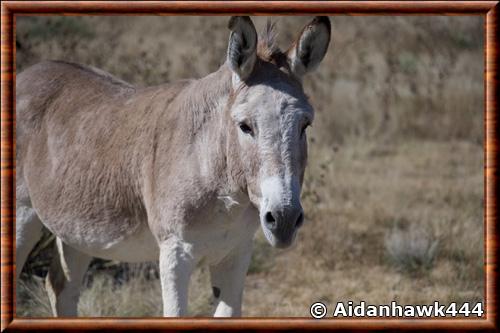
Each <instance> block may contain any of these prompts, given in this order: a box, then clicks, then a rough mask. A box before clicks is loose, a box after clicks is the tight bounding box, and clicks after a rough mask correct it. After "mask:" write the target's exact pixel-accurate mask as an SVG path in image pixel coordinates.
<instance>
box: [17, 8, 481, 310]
mask: <svg viewBox="0 0 500 333" xmlns="http://www.w3.org/2000/svg"><path fill="white" fill-rule="evenodd" d="M253 19H254V21H255V22H256V25H257V28H258V30H259V28H260V27H262V26H263V25H264V24H265V22H266V20H267V18H265V17H255V18H253ZM273 19H276V20H277V24H278V30H279V31H280V35H279V39H278V40H279V42H280V44H281V45H282V46H283V48H287V47H288V45H289V44H290V43H291V42H292V41H293V39H294V37H295V36H296V35H297V33H298V32H299V31H300V29H301V27H302V26H303V25H304V24H305V23H306V22H307V21H308V20H310V19H311V18H310V17H275V18H273ZM227 20H228V18H227V17H119V16H116V17H52V16H46V17H18V18H17V22H16V29H17V30H16V42H17V43H16V44H17V54H16V62H17V71H21V70H23V69H24V68H26V67H28V66H29V65H32V64H35V63H37V62H38V61H41V60H46V59H59V60H66V61H74V62H79V63H82V64H87V65H93V66H95V67H98V68H101V69H104V70H106V71H108V72H110V73H112V74H114V75H116V76H118V77H120V78H122V79H124V80H127V81H129V82H132V83H135V84H138V85H152V84H158V83H162V82H166V81H172V80H177V79H182V78H192V77H202V76H204V75H206V74H208V73H210V72H212V71H214V70H216V69H217V68H218V67H219V66H220V65H221V64H222V63H223V61H224V56H225V52H226V47H227V40H228V35H229V34H228V30H227V27H226V25H227ZM331 20H332V28H333V37H332V44H331V45H330V49H329V52H328V54H327V56H326V58H325V60H324V61H323V63H322V64H321V65H320V67H319V69H318V70H317V71H316V72H315V73H312V74H310V75H309V76H308V77H307V78H306V79H305V81H304V87H305V91H306V93H307V94H308V95H309V97H310V99H311V103H312V105H313V106H314V107H315V109H316V117H315V122H314V124H313V127H312V128H311V130H310V131H309V132H308V140H309V151H310V157H309V163H308V168H307V173H306V177H305V186H304V189H303V193H302V203H303V206H304V210H305V214H306V223H305V225H304V227H303V228H302V229H301V232H300V233H299V236H298V239H297V241H296V243H295V245H294V246H293V247H292V248H290V249H287V250H276V249H273V248H271V246H270V245H268V244H267V242H266V241H265V240H264V237H263V235H262V234H261V233H260V232H259V233H258V234H257V236H256V245H255V251H254V255H253V259H252V263H251V266H250V270H249V273H248V276H247V279H246V288H245V295H244V304H243V314H244V315H245V316H261V317H264V316H265V317H267V316H302V317H307V316H309V306H310V305H311V304H312V303H314V302H316V301H322V302H324V303H325V304H326V305H327V306H329V307H332V306H334V304H335V303H337V302H347V301H354V302H355V303H357V302H360V301H366V302H367V303H370V304H390V302H391V301H397V302H398V303H399V304H432V303H433V302H434V301H440V302H441V303H443V304H446V303H450V302H457V303H459V304H462V303H463V302H472V303H475V302H482V301H484V253H483V249H484V239H483V233H484V228H483V222H484V221H483V205H484V191H483V189H484V184H483V180H484V177H483V166H484V154H483V137H484V130H483V125H484V123H483V110H484V102H483V95H484V90H483V61H484V57H483V44H484V43H483V19H482V17H479V16H477V17H465V16H464V17H462V16H453V17H444V16H426V17H409V16H405V17H403V16H393V17H383V16H380V17H350V16H335V17H331ZM43 242H45V244H39V246H38V247H37V249H36V250H35V251H34V252H35V253H33V254H32V255H31V257H30V260H29V262H28V263H27V265H26V267H25V270H24V273H23V275H22V281H21V283H20V284H19V286H18V291H17V293H18V306H17V313H18V315H20V316H49V315H50V308H49V306H48V301H47V296H46V294H45V291H44V289H43V283H42V280H43V277H44V274H45V273H46V268H47V265H48V262H49V260H50V254H48V253H50V252H48V250H47V248H49V247H50V246H46V244H49V243H50V238H47V237H46V238H44V240H43ZM190 299H191V302H190V310H191V313H192V314H193V315H196V316H209V315H210V314H211V311H212V310H211V306H210V303H211V289H210V284H209V280H208V274H207V269H206V268H205V267H200V269H199V270H198V271H197V273H196V274H195V276H194V277H193V283H192V287H191V290H190ZM79 313H80V315H82V316H159V315H160V314H161V298H160V285H159V281H158V279H157V272H156V268H155V264H154V263H153V264H150V265H123V264H119V263H114V262H105V261H102V260H96V261H95V262H94V263H93V264H92V265H91V269H90V270H89V273H88V274H87V277H86V282H85V285H84V286H83V287H82V297H81V300H80V303H79Z"/></svg>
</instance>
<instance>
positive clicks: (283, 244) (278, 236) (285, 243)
mask: <svg viewBox="0 0 500 333" xmlns="http://www.w3.org/2000/svg"><path fill="white" fill-rule="evenodd" d="M297 230H298V229H297V228H293V230H290V231H288V232H279V231H272V230H270V229H269V228H268V227H267V226H265V225H263V226H262V231H263V232H264V236H265V237H266V239H267V241H268V242H269V244H271V246H273V247H275V248H278V249H286V248H287V247H290V245H292V244H293V242H294V240H295V238H296V236H297Z"/></svg>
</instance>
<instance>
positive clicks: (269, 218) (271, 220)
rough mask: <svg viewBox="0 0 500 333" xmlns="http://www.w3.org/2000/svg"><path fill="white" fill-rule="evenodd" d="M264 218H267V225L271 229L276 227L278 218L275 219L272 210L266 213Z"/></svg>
mask: <svg viewBox="0 0 500 333" xmlns="http://www.w3.org/2000/svg"><path fill="white" fill-rule="evenodd" d="M264 219H265V221H266V225H267V227H268V228H269V229H271V230H274V229H276V226H277V223H276V220H275V219H274V216H273V214H272V213H271V212H267V213H266V215H265V216H264Z"/></svg>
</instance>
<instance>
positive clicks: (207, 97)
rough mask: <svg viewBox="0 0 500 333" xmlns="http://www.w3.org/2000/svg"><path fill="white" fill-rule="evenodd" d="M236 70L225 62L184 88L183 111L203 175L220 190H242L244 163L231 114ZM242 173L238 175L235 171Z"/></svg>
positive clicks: (228, 192) (215, 188)
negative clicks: (233, 71) (241, 162)
mask: <svg viewBox="0 0 500 333" xmlns="http://www.w3.org/2000/svg"><path fill="white" fill-rule="evenodd" d="M233 94H234V92H233V85H232V72H231V70H230V69H229V68H228V67H227V66H226V65H223V66H222V67H221V68H219V70H217V71H216V72H214V73H212V74H209V75H207V76H206V77H204V78H201V79H199V80H196V81H192V82H191V83H190V84H189V85H188V86H187V87H186V88H185V89H184V91H183V92H182V101H183V102H182V104H181V106H180V112H181V113H182V114H183V117H184V124H185V128H187V129H189V130H188V133H189V134H188V135H189V141H190V142H191V144H192V145H193V146H194V147H195V149H194V152H195V154H196V155H197V158H198V160H199V164H200V176H201V177H202V178H203V179H204V181H205V182H206V184H207V185H208V187H210V188H211V190H213V191H214V192H217V193H218V194H222V195H225V194H230V193H234V192H235V191H239V190H241V189H242V188H243V187H245V186H244V185H242V184H241V183H242V181H241V179H240V178H241V174H242V173H241V172H239V171H237V170H236V171H235V169H238V168H239V165H240V163H238V161H239V156H238V154H235V145H236V142H235V140H237V136H236V135H237V133H236V132H235V130H234V129H235V126H233V124H232V121H231V118H230V110H229V106H230V103H231V100H232V99H233V97H234V96H233ZM235 174H236V175H240V177H239V178H238V179H237V178H235V176H234V175H235Z"/></svg>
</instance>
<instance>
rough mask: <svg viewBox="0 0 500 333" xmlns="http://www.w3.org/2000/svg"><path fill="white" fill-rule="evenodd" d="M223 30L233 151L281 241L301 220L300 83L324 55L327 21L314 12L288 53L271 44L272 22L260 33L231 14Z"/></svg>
mask: <svg viewBox="0 0 500 333" xmlns="http://www.w3.org/2000/svg"><path fill="white" fill-rule="evenodd" d="M229 28H230V30H231V35H230V38H229V47H228V52H227V64H228V66H229V68H230V69H231V71H232V84H233V91H234V94H233V100H232V104H231V108H230V110H229V112H230V115H231V119H232V122H231V126H234V128H235V129H236V132H237V134H236V140H235V141H237V142H235V143H234V144H235V145H237V147H236V149H235V150H237V151H238V156H239V160H240V161H239V162H240V164H241V166H242V171H243V174H244V175H243V177H244V179H245V185H246V187H247V191H248V194H249V197H250V200H251V201H252V203H253V204H254V205H255V206H256V207H257V208H258V209H259V213H260V222H261V225H262V229H263V231H264V234H265V235H266V238H267V239H268V241H269V242H270V243H271V245H273V246H276V247H287V246H289V245H290V244H291V243H292V242H293V240H294V238H295V235H296V232H297V229H298V228H299V227H300V226H301V225H302V223H303V221H304V212H303V209H302V206H301V204H300V192H301V187H302V182H303V179H304V171H305V166H306V160H307V139H306V128H307V127H308V126H309V125H310V124H311V123H312V121H313V116H314V113H313V108H312V107H311V105H310V104H309V102H308V99H307V97H306V95H305V94H304V92H303V89H302V83H301V81H302V77H303V76H304V75H305V74H306V73H307V72H309V71H311V70H313V69H314V68H316V67H317V66H318V65H319V63H320V62H321V60H322V59H323V57H324V56H325V53H326V51H327V48H328V44H329V41H330V21H329V19H328V18H327V17H316V18H315V19H314V20H313V21H312V22H310V23H309V24H307V25H306V26H305V28H304V29H303V30H302V32H301V33H300V35H299V37H298V39H297V41H296V42H295V43H294V44H293V45H292V46H291V47H290V48H289V49H288V51H286V52H282V51H280V50H279V49H278V48H277V47H276V46H275V45H274V36H273V32H272V30H273V29H272V25H270V24H268V27H267V30H266V31H265V34H264V35H263V36H260V37H257V33H256V31H255V27H254V25H253V23H252V21H251V20H250V18H249V17H232V18H231V20H230V22H229Z"/></svg>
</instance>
